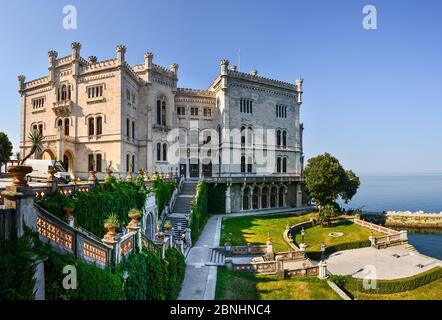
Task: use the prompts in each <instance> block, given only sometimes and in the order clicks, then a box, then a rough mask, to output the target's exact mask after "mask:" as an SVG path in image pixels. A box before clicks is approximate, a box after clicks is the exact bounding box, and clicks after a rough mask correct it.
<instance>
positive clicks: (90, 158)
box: [88, 154, 95, 171]
mask: <svg viewBox="0 0 442 320" xmlns="http://www.w3.org/2000/svg"><path fill="white" fill-rule="evenodd" d="M88 167H89V171H94V167H95V166H94V155H93V154H89V155H88Z"/></svg>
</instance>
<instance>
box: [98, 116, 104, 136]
mask: <svg viewBox="0 0 442 320" xmlns="http://www.w3.org/2000/svg"><path fill="white" fill-rule="evenodd" d="M102 133H103V118H102V117H97V135H100V134H102Z"/></svg>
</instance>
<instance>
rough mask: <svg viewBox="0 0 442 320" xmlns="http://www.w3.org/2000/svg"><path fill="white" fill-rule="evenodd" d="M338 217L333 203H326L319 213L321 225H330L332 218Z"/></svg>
mask: <svg viewBox="0 0 442 320" xmlns="http://www.w3.org/2000/svg"><path fill="white" fill-rule="evenodd" d="M335 217H336V209H335V207H334V206H333V205H331V204H327V205H325V206H324V207H323V208H322V209H321V211H319V214H318V222H319V223H320V224H321V226H324V225H328V224H329V223H330V220H331V219H332V218H335Z"/></svg>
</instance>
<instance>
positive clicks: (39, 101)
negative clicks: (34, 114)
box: [32, 98, 45, 110]
mask: <svg viewBox="0 0 442 320" xmlns="http://www.w3.org/2000/svg"><path fill="white" fill-rule="evenodd" d="M44 106H45V98H36V99H34V100H32V109H33V110H38V109H42V108H43V107H44Z"/></svg>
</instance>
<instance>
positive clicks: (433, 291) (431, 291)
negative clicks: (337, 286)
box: [352, 279, 442, 300]
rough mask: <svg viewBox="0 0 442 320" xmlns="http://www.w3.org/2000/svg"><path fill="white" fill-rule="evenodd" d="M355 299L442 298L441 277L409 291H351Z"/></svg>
mask: <svg viewBox="0 0 442 320" xmlns="http://www.w3.org/2000/svg"><path fill="white" fill-rule="evenodd" d="M352 295H353V296H354V298H355V300H442V279H439V280H436V281H434V282H431V283H429V284H426V285H424V286H422V287H419V288H417V289H414V290H411V291H405V292H399V293H392V294H369V293H361V292H352Z"/></svg>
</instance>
